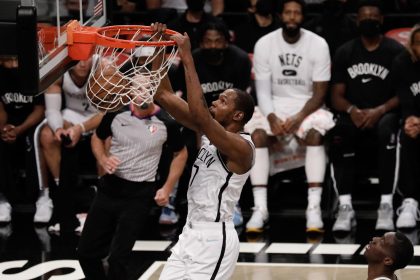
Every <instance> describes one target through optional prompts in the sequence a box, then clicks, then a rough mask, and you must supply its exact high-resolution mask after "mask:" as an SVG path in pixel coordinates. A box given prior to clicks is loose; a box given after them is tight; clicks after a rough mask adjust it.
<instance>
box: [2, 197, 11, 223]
mask: <svg viewBox="0 0 420 280" xmlns="http://www.w3.org/2000/svg"><path fill="white" fill-rule="evenodd" d="M11 213H12V206H11V205H10V203H9V202H8V201H6V200H4V201H1V202H0V223H8V222H10V221H11V220H12V216H11Z"/></svg>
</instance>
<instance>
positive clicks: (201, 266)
mask: <svg viewBox="0 0 420 280" xmlns="http://www.w3.org/2000/svg"><path fill="white" fill-rule="evenodd" d="M238 255H239V239H238V234H237V232H236V230H235V227H234V225H233V223H232V222H229V223H228V222H226V223H215V222H187V224H186V225H185V226H184V229H183V230H182V234H181V235H180V236H179V240H178V242H177V243H176V244H175V246H174V247H173V248H172V254H171V256H170V257H169V259H168V261H167V263H166V265H165V267H164V268H163V271H162V274H161V275H160V278H159V279H160V280H172V279H173V280H190V279H191V280H192V279H193V280H210V279H215V280H216V279H217V280H222V279H223V280H226V279H229V278H230V277H231V276H232V274H233V271H234V270H235V264H236V262H237V260H238Z"/></svg>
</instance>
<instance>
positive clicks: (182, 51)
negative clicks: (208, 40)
mask: <svg viewBox="0 0 420 280" xmlns="http://www.w3.org/2000/svg"><path fill="white" fill-rule="evenodd" d="M172 39H173V40H175V41H176V43H177V45H178V52H179V55H180V57H181V59H182V63H183V66H184V69H185V82H186V85H187V99H188V107H189V111H190V113H191V117H192V119H193V120H194V122H195V124H196V125H197V127H198V128H199V130H200V131H201V132H202V133H203V134H205V135H206V136H207V137H208V138H209V140H210V142H211V143H212V144H213V145H215V146H216V147H217V148H218V149H219V150H220V152H221V153H222V154H223V155H224V156H226V157H227V161H228V165H229V166H228V167H229V168H230V170H231V171H233V172H235V173H245V172H246V171H248V170H249V169H250V168H251V166H252V160H253V153H252V147H251V146H250V144H249V143H248V142H247V141H246V140H244V139H243V138H242V137H241V136H240V135H239V134H238V133H237V132H239V131H241V130H242V128H243V125H244V124H245V122H246V121H245V122H244V118H245V114H246V113H245V112H244V111H241V110H238V108H237V102H238V99H241V96H239V95H241V94H243V93H242V92H241V91H239V90H236V89H229V90H226V91H225V92H223V93H222V94H220V97H219V99H218V100H216V101H214V102H213V103H212V106H211V107H210V109H208V107H207V103H206V100H205V98H204V96H203V92H202V89H201V85H200V81H199V79H198V75H197V72H196V69H195V66H194V60H193V57H192V55H191V44H190V40H189V38H188V35H186V34H185V35H175V36H172ZM251 103H252V101H251ZM252 106H253V104H252ZM210 110H211V111H212V114H213V115H212V114H211V113H210ZM252 111H253V107H252ZM247 115H248V114H247ZM251 115H252V113H251Z"/></svg>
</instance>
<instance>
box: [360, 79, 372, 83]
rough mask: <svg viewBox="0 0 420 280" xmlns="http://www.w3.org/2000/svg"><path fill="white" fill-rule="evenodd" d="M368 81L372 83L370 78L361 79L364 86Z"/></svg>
mask: <svg viewBox="0 0 420 280" xmlns="http://www.w3.org/2000/svg"><path fill="white" fill-rule="evenodd" d="M370 81H372V78H366V79H365V78H363V79H362V83H364V84H366V83H369V82H370Z"/></svg>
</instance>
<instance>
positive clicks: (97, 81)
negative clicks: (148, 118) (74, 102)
mask: <svg viewBox="0 0 420 280" xmlns="http://www.w3.org/2000/svg"><path fill="white" fill-rule="evenodd" d="M114 32H115V31H114ZM116 33H117V34H116V35H113V36H112V37H114V38H119V37H120V35H119V34H120V33H119V32H116ZM104 35H107V34H104ZM121 37H123V36H121ZM130 37H132V39H131V41H139V40H138V38H142V41H149V42H150V41H156V42H160V41H161V40H163V36H162V35H156V34H154V35H152V36H151V37H150V38H147V40H144V37H143V35H142V34H140V30H138V31H137V33H136V34H134V35H133V36H130ZM124 39H125V40H127V39H126V38H124ZM170 48H171V51H170V53H168V54H167V53H166V51H167V47H165V46H153V47H150V46H144V45H142V46H138V47H136V48H132V49H126V48H114V47H105V46H100V45H97V46H96V49H95V54H96V55H95V56H94V60H93V63H92V70H91V73H90V77H89V79H88V81H89V82H88V85H87V92H88V94H87V96H88V99H89V100H90V102H91V103H92V104H93V105H94V106H96V107H97V108H98V109H99V110H100V111H112V110H117V109H119V108H120V107H122V106H124V105H128V104H130V103H134V104H136V105H138V106H141V105H142V104H144V103H151V102H153V96H154V95H155V93H156V90H157V88H158V86H159V83H160V81H161V79H162V78H163V77H164V76H165V75H166V73H167V72H168V70H169V68H170V66H171V64H172V62H173V61H174V58H175V57H176V54H177V50H176V48H175V47H170ZM159 60H160V62H159ZM153 61H155V64H157V65H153V67H152V63H153ZM152 68H153V69H154V70H152ZM89 93H90V94H89Z"/></svg>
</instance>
